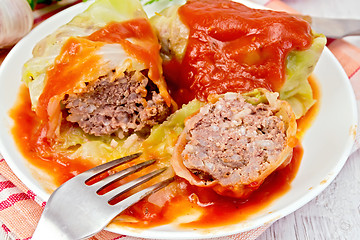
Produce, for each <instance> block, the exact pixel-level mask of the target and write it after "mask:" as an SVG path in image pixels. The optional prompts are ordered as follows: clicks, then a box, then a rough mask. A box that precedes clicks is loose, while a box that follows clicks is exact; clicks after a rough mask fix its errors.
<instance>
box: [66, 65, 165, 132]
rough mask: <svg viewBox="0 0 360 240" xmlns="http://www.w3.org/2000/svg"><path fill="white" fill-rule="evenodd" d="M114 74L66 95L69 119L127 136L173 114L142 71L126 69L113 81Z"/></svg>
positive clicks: (91, 129)
mask: <svg viewBox="0 0 360 240" xmlns="http://www.w3.org/2000/svg"><path fill="white" fill-rule="evenodd" d="M111 74H113V73H111ZM111 74H109V75H107V76H103V77H100V78H99V79H98V80H97V81H95V82H93V83H90V84H88V86H87V87H86V88H85V89H83V90H82V91H81V93H73V94H67V95H66V96H65V98H64V100H63V101H62V103H63V104H64V105H65V108H66V110H67V112H68V116H67V118H66V119H67V120H68V121H70V122H74V123H78V124H79V126H80V128H81V129H83V130H84V132H86V133H89V134H93V135H95V136H102V135H110V134H116V135H118V136H119V137H120V138H123V137H124V136H127V135H128V134H130V133H133V132H141V133H144V134H146V133H147V132H149V130H150V128H151V127H152V126H154V125H155V124H158V123H161V122H163V121H164V120H165V119H166V117H167V116H168V115H169V114H170V109H169V107H168V106H167V105H166V103H165V101H164V99H163V98H162V97H161V96H160V94H159V91H158V88H157V87H156V85H155V84H154V83H153V82H152V81H150V80H149V79H148V78H147V77H145V76H144V75H143V74H142V73H140V72H130V73H128V72H126V73H125V77H123V78H116V79H115V80H113V81H112V80H111V79H112V78H111Z"/></svg>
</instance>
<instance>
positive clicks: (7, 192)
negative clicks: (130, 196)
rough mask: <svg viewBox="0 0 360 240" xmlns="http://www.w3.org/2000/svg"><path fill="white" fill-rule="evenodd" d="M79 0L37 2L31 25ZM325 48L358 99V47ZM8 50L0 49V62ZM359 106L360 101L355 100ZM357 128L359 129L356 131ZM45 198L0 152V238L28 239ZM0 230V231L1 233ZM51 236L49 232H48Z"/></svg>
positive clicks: (336, 44)
mask: <svg viewBox="0 0 360 240" xmlns="http://www.w3.org/2000/svg"><path fill="white" fill-rule="evenodd" d="M79 2H81V0H63V1H61V2H60V4H59V3H56V4H53V5H50V6H45V5H40V6H38V7H37V10H35V11H34V17H35V19H34V25H35V26H36V25H37V24H39V23H40V22H42V21H44V20H45V19H47V18H49V17H51V16H52V15H54V14H56V13H58V12H59V11H61V10H63V9H65V8H67V7H69V6H72V5H74V4H77V3H79ZM266 6H267V7H269V8H273V9H275V10H286V11H290V12H293V10H292V9H290V8H289V7H288V6H287V5H286V4H284V3H283V2H281V1H280V0H270V1H269V2H267V3H266ZM328 48H329V49H330V50H331V51H332V53H333V54H334V55H335V56H336V57H337V58H338V60H339V62H340V63H341V64H342V66H343V68H344V69H345V72H346V73H347V75H348V77H349V79H350V82H351V84H352V86H353V88H354V92H355V95H356V98H357V100H358V102H359V101H360V71H359V69H360V49H358V48H357V47H355V46H353V45H351V44H350V43H347V42H346V41H343V40H334V41H331V42H330V43H329V44H328ZM7 53H8V51H5V50H2V51H1V50H0V64H1V62H2V60H3V59H4V57H5V56H6V54H7ZM358 106H360V104H358ZM358 132H359V131H358ZM359 147H360V141H359V137H358V136H357V137H356V141H355V145H354V148H353V149H354V150H356V149H358V148H359ZM45 204H46V202H44V201H43V200H41V199H40V198H39V197H37V196H36V194H34V193H33V192H32V191H31V190H30V189H28V188H27V187H26V186H25V185H24V184H23V183H22V182H21V181H20V180H19V179H18V178H17V177H16V176H15V175H14V173H13V172H12V171H11V169H10V168H9V166H8V165H7V163H6V161H5V159H3V158H2V156H1V155H0V225H1V228H0V238H1V236H6V237H7V238H10V239H16V240H18V239H19V240H20V239H21V240H25V239H31V236H32V234H33V232H34V230H35V228H36V225H37V222H38V220H39V218H40V215H41V212H42V210H43V208H44V206H45ZM267 227H268V225H267V226H262V227H259V228H257V229H253V230H251V231H248V232H244V233H240V234H236V235H232V236H228V237H222V238H218V239H217V240H245V239H249V240H251V239H256V238H257V237H258V236H259V235H260V234H261V233H263V232H264V231H265V230H266V228H267ZM1 233H2V234H1ZM49 237H50V238H49V239H51V236H49ZM91 239H94V240H95V239H99V240H100V239H101V240H115V239H124V240H136V239H137V238H133V237H129V236H124V235H119V234H115V233H111V232H107V231H102V232H100V233H99V234H97V235H96V236H95V237H92V238H91Z"/></svg>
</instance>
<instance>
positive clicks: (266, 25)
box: [150, 0, 326, 118]
mask: <svg viewBox="0 0 360 240" xmlns="http://www.w3.org/2000/svg"><path fill="white" fill-rule="evenodd" d="M150 21H151V23H152V25H153V26H154V28H155V30H156V34H157V36H158V38H159V41H160V43H161V46H162V49H161V54H162V58H163V59H164V74H165V77H166V80H167V82H168V85H169V86H170V88H171V91H172V95H173V97H174V99H175V100H176V101H178V102H179V104H181V103H185V102H186V101H188V100H191V99H192V98H194V97H197V98H198V99H200V100H206V97H207V96H208V95H209V94H214V93H216V94H222V93H225V92H228V91H233V92H247V91H250V90H252V89H255V88H259V87H261V88H266V89H268V90H270V91H277V92H279V93H280V98H281V99H283V100H286V101H288V102H289V103H290V104H291V106H292V108H293V110H294V112H295V115H296V118H300V117H301V116H303V115H304V114H305V113H306V112H307V110H308V109H309V108H310V107H311V106H312V105H313V104H314V99H313V93H312V89H311V86H310V84H309V82H308V80H307V79H308V77H309V75H310V74H311V73H312V71H313V69H314V67H315V64H316V63H317V61H318V59H319V57H320V55H321V52H322V50H323V48H324V46H325V44H326V38H325V36H323V35H321V34H316V33H315V32H313V31H312V30H311V27H310V25H309V24H308V23H307V22H306V21H304V20H302V19H299V18H297V17H294V16H292V15H289V14H287V13H284V12H275V11H270V10H259V9H251V8H248V7H246V6H244V5H242V4H240V3H236V2H233V1H230V0H219V1H211V0H190V1H187V3H186V4H184V5H182V6H172V7H170V8H167V9H165V10H163V11H162V12H160V13H159V14H156V15H155V16H154V17H152V18H151V19H150ZM184 99H185V100H186V101H184Z"/></svg>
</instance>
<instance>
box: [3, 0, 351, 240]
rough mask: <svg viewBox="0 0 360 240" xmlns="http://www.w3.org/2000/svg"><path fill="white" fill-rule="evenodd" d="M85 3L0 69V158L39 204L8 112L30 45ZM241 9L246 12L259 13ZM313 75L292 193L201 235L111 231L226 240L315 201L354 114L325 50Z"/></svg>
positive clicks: (347, 140) (49, 25) (170, 229)
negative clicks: (314, 103)
mask: <svg viewBox="0 0 360 240" xmlns="http://www.w3.org/2000/svg"><path fill="white" fill-rule="evenodd" d="M174 2H175V1H171V2H169V1H163V2H162V3H156V4H154V5H150V6H146V7H145V9H146V11H147V12H148V13H149V15H152V14H153V13H154V11H156V10H159V9H161V8H163V7H164V6H165V5H169V4H173V3H174ZM90 3H91V2H86V3H81V4H78V5H75V6H73V7H71V8H69V9H66V10H64V11H62V12H60V13H59V14H57V15H55V16H53V17H52V18H50V19H48V20H47V21H45V22H43V23H42V24H41V25H39V26H37V27H36V28H35V29H34V30H33V31H32V32H31V33H29V34H28V35H27V36H26V37H25V38H24V39H23V40H21V41H20V42H19V43H18V44H17V45H16V46H15V47H14V48H13V49H12V51H11V52H10V53H9V55H8V56H7V58H6V59H5V61H4V62H3V64H2V65H1V68H0V103H1V105H0V152H1V153H2V154H3V156H4V158H5V159H6V162H7V163H8V164H9V166H10V167H11V169H12V170H13V171H14V173H15V174H16V175H17V176H18V177H19V178H20V179H21V180H22V181H23V182H24V183H25V185H26V186H27V187H29V188H30V189H31V190H32V191H33V192H35V193H36V194H37V195H38V196H40V197H41V198H42V199H44V200H47V199H48V197H49V194H48V193H47V192H46V191H45V190H44V189H43V188H42V187H41V185H40V184H39V182H38V181H37V180H36V179H35V178H34V176H33V175H32V174H31V171H30V168H29V165H28V163H27V161H26V159H24V157H23V156H22V155H21V154H20V153H19V151H18V149H17V147H16V145H15V142H14V139H13V137H12V134H11V132H10V129H11V127H12V125H13V121H12V119H11V118H10V117H9V115H8V112H9V110H10V109H11V108H12V107H13V106H14V104H15V101H16V98H17V95H18V91H19V86H20V84H21V69H22V65H23V64H24V63H25V61H26V60H27V59H29V58H30V57H31V51H32V48H33V47H34V46H35V44H36V43H37V42H38V41H39V40H40V39H42V38H43V37H45V36H46V35H48V34H49V33H51V32H52V31H54V29H56V28H57V27H59V26H60V25H63V24H65V23H66V22H68V21H70V20H71V19H72V17H73V16H74V15H75V14H77V13H80V12H81V11H83V10H85V9H86V8H87V6H88V5H89V4H90ZM246 3H247V4H248V5H250V6H251V7H259V6H258V5H254V4H251V3H248V2H246ZM314 73H315V76H316V78H317V80H318V81H319V84H320V92H321V104H320V109H319V113H318V116H317V117H316V120H315V121H314V123H313V124H312V126H311V128H310V129H309V130H308V131H307V132H306V134H305V137H304V139H303V148H304V156H303V159H302V162H301V166H300V168H299V171H298V173H297V175H296V177H295V179H294V180H293V182H292V184H291V189H290V190H289V191H288V192H287V193H286V194H284V195H283V196H281V197H280V198H278V199H276V200H275V201H273V203H272V204H270V205H269V206H268V207H267V208H265V209H263V210H261V211H260V212H258V213H256V214H253V215H252V216H250V217H249V218H248V219H247V220H245V221H242V222H240V223H238V224H235V225H230V226H225V227H224V226H223V227H218V228H211V229H205V230H204V229H195V230H193V229H185V230H184V229H177V228H175V227H174V226H172V225H165V226H161V227H157V228H153V229H149V230H144V231H140V230H138V229H131V228H120V227H115V228H111V231H114V232H117V233H121V234H126V235H131V236H136V237H143V238H162V239H190V238H191V239H192V238H207V237H217V236H224V235H230V234H235V233H239V232H243V231H246V230H249V229H253V228H255V227H258V226H261V225H263V224H265V223H269V222H272V221H275V220H277V219H279V218H281V217H284V216H286V215H288V214H289V213H291V212H293V211H295V210H297V209H298V208H300V207H301V206H303V205H304V204H306V203H307V202H309V201H310V200H311V199H313V198H314V197H315V196H317V195H318V194H319V193H320V192H321V191H322V190H324V189H325V188H326V187H327V186H328V185H329V184H330V182H331V181H332V180H333V179H334V178H335V176H336V175H337V174H338V173H339V171H340V170H341V168H342V167H343V165H344V163H345V162H346V160H347V158H348V155H349V153H350V150H351V147H352V145H353V142H354V137H355V129H356V125H357V108H356V101H355V97H354V94H353V90H352V88H351V85H350V83H349V79H348V78H347V76H346V74H345V72H344V71H343V69H342V67H341V65H340V64H339V63H338V61H337V60H336V59H335V57H334V56H333V55H332V54H331V52H330V51H329V50H328V49H327V48H325V50H324V52H323V54H322V56H321V58H320V60H319V63H318V64H317V66H316V68H315V72H314Z"/></svg>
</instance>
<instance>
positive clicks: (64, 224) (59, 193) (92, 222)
mask: <svg viewBox="0 0 360 240" xmlns="http://www.w3.org/2000/svg"><path fill="white" fill-rule="evenodd" d="M140 154H141V153H136V154H133V155H130V156H126V157H123V158H119V159H116V160H114V161H111V162H108V163H105V164H102V165H100V166H97V167H95V168H92V169H90V170H88V171H86V172H83V173H81V174H79V175H77V176H76V177H73V178H72V179H70V180H69V181H67V182H65V183H64V184H63V185H61V186H60V187H59V188H58V189H56V190H55V191H54V193H53V194H52V195H51V196H50V198H49V201H48V202H47V204H46V206H45V209H44V212H43V213H42V215H41V218H40V221H39V223H38V226H37V228H36V230H35V232H34V235H33V237H32V239H33V240H45V239H46V240H48V239H53V240H57V239H58V240H60V239H62V240H67V239H69V240H70V239H71V240H75V239H83V238H88V237H91V236H93V235H95V234H96V233H97V232H99V231H101V230H102V229H104V228H105V227H106V225H107V224H108V223H109V222H110V221H111V220H112V219H113V218H115V217H116V216H117V215H118V214H119V213H121V212H122V211H124V210H125V209H127V208H128V207H130V206H131V205H133V204H135V203H136V202H138V201H140V200H141V199H143V198H144V197H146V196H148V195H150V194H151V193H154V192H156V191H158V190H159V189H161V188H163V187H165V186H167V185H168V184H169V183H170V182H172V181H173V179H174V178H169V179H167V180H164V181H162V182H159V183H156V184H154V185H152V186H150V187H148V188H146V189H143V190H141V191H139V192H137V193H135V194H133V195H131V196H129V197H127V198H125V199H124V200H122V201H120V202H118V203H116V204H114V205H112V204H109V202H110V201H112V200H114V199H115V198H117V197H118V196H120V195H122V194H124V193H125V192H127V191H129V190H131V189H133V188H135V187H137V186H139V185H141V184H143V183H145V182H147V181H149V180H150V179H152V178H154V177H156V176H157V175H159V174H161V173H162V172H164V171H165V170H166V168H162V169H159V170H156V171H153V172H151V173H149V174H146V175H144V176H141V177H139V178H137V179H135V180H132V181H130V182H128V183H125V184H123V185H121V186H119V187H117V188H115V189H114V190H112V191H110V192H107V193H105V194H103V195H99V194H98V192H99V191H101V190H102V189H104V188H105V187H107V186H109V185H110V184H112V183H114V182H115V181H118V180H120V179H123V178H125V177H127V176H129V175H131V174H133V173H135V172H137V171H140V170H141V169H143V168H145V167H147V166H150V165H151V164H153V163H154V162H155V160H149V161H146V162H142V163H139V164H137V165H134V166H132V167H129V168H127V169H124V170H122V171H119V172H117V173H114V174H113V175H110V176H108V177H106V178H104V179H102V180H100V181H98V182H96V183H94V184H92V185H88V184H86V183H87V182H88V181H89V180H90V179H93V178H94V177H96V176H99V175H100V174H102V173H105V172H106V171H108V170H111V169H113V168H115V167H117V166H120V165H121V164H124V163H127V162H129V161H131V160H133V159H135V158H137V157H139V156H140Z"/></svg>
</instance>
